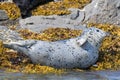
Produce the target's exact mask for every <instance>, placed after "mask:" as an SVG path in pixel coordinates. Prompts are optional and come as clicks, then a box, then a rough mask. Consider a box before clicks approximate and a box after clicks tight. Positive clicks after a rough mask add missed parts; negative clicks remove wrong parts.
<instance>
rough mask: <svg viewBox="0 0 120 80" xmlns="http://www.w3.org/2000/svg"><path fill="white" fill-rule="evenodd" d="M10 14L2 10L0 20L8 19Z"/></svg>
mask: <svg viewBox="0 0 120 80" xmlns="http://www.w3.org/2000/svg"><path fill="white" fill-rule="evenodd" d="M8 19H9V18H8V16H7V14H6V12H5V11H4V10H0V21H5V20H8Z"/></svg>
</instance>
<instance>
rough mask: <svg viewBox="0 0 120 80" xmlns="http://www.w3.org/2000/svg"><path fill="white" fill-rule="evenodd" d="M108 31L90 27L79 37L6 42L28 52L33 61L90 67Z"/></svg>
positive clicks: (55, 64) (58, 65)
mask: <svg viewBox="0 0 120 80" xmlns="http://www.w3.org/2000/svg"><path fill="white" fill-rule="evenodd" d="M105 36H106V32H104V31H102V30H100V29H97V28H93V27H92V28H88V29H86V30H85V31H84V32H83V34H82V35H81V36H79V37H76V38H72V39H68V40H61V41H55V42H47V41H40V40H25V41H19V42H11V43H8V44H4V46H5V47H7V48H11V49H14V50H16V51H18V52H22V53H23V54H26V55H27V56H28V57H29V58H30V59H31V60H32V62H33V63H36V64H41V65H46V66H52V67H55V68H88V67H90V66H91V65H93V64H94V63H95V62H96V61H97V60H98V49H99V46H100V44H101V41H102V39H103V38H104V37H105Z"/></svg>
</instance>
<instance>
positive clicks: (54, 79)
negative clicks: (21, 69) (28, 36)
mask: <svg viewBox="0 0 120 80" xmlns="http://www.w3.org/2000/svg"><path fill="white" fill-rule="evenodd" d="M119 74H120V71H97V72H73V71H71V72H67V73H64V74H61V75H54V74H47V75H41V74H21V73H1V72H0V75H1V77H0V79H1V80H4V79H9V80H19V79H20V80H21V79H22V80H68V79H69V80H119V79H120V75H119Z"/></svg>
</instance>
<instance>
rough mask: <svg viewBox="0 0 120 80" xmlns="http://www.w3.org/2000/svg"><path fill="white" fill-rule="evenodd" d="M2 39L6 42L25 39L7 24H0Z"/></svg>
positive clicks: (0, 38)
mask: <svg viewBox="0 0 120 80" xmlns="http://www.w3.org/2000/svg"><path fill="white" fill-rule="evenodd" d="M0 40H2V41H4V42H11V41H19V40H23V38H21V37H20V35H19V34H18V33H17V32H16V31H12V30H10V29H8V28H7V27H5V26H0Z"/></svg>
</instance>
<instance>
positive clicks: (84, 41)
mask: <svg viewBox="0 0 120 80" xmlns="http://www.w3.org/2000/svg"><path fill="white" fill-rule="evenodd" d="M86 42H87V37H86V36H81V37H80V38H79V39H78V40H77V45H78V46H79V47H80V46H82V45H83V44H85V43H86Z"/></svg>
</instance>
